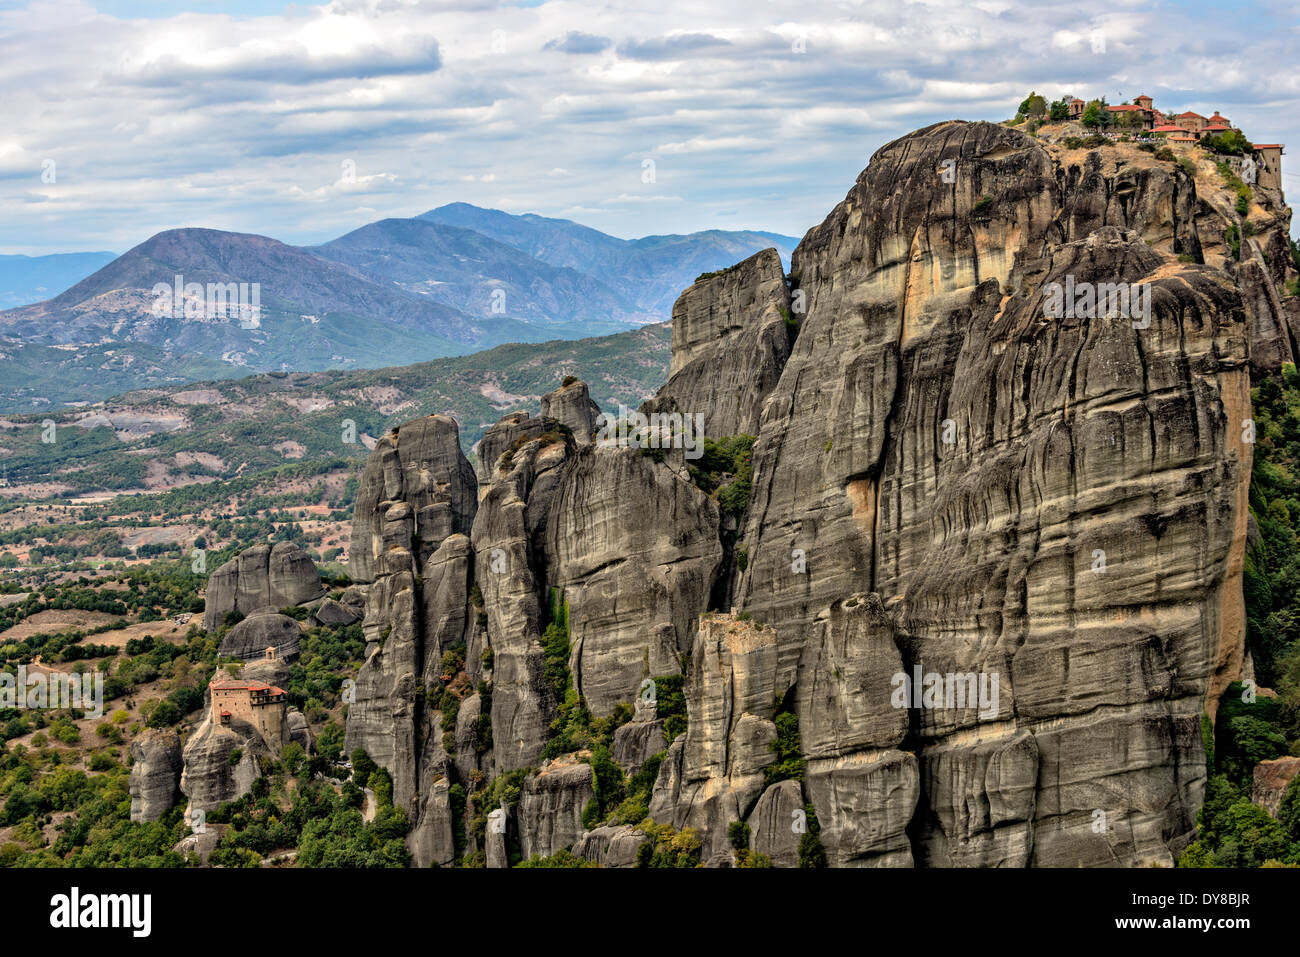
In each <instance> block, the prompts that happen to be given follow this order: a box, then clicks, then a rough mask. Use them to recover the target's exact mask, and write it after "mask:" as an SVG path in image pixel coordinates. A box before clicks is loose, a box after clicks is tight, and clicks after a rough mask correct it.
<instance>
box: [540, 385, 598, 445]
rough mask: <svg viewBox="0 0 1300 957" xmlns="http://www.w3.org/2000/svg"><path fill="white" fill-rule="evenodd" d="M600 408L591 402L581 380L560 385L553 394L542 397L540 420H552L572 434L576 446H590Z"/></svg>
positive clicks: (585, 386) (549, 393)
mask: <svg viewBox="0 0 1300 957" xmlns="http://www.w3.org/2000/svg"><path fill="white" fill-rule="evenodd" d="M598 415H600V406H598V405H597V404H596V403H595V402H593V401H591V393H590V392H588V391H587V383H585V382H583V381H582V380H581V379H573V381H572V382H569V383H567V384H564V385H561V386H560V387H559V388H558V389H556V390H555V391H554V392H548V393H546V395H544V396H542V418H543V419H554V420H555V421H556V422H558V423H559V424H560V425H563V426H565V427H566V428H568V429H570V430H571V431H572V432H573V440H574V441H575V442H577V443H578V445H590V444H591V440H592V433H593V432H594V431H595V429H596V416H598Z"/></svg>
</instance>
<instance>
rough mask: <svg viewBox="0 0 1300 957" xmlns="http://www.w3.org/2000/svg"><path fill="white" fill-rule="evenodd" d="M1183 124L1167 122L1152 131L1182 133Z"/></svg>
mask: <svg viewBox="0 0 1300 957" xmlns="http://www.w3.org/2000/svg"><path fill="white" fill-rule="evenodd" d="M1182 131H1183V128H1182V127H1181V126H1174V124H1172V123H1166V124H1165V125H1164V126H1157V127H1155V128H1154V129H1152V130H1151V132H1152V133H1181V132H1182Z"/></svg>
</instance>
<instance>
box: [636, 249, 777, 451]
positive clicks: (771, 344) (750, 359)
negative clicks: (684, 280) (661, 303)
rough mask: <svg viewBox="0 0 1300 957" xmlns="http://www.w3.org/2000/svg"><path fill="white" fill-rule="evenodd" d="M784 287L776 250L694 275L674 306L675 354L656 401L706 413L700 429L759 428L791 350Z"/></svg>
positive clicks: (740, 431) (719, 432)
mask: <svg viewBox="0 0 1300 957" xmlns="http://www.w3.org/2000/svg"><path fill="white" fill-rule="evenodd" d="M792 307H793V308H797V306H795V305H794V304H793V303H792V302H791V296H790V289H789V287H788V286H787V285H786V281H785V274H784V271H783V270H782V268H781V257H780V256H779V255H778V254H777V251H776V250H775V249H765V250H763V251H762V252H759V253H755V254H754V255H753V256H750V257H749V258H748V259H746V260H745V261H744V262H740V263H737V264H736V265H735V266H732V267H731V268H730V269H726V270H723V271H722V272H720V273H715V274H713V275H711V276H708V277H707V278H703V279H700V280H698V281H697V282H696V283H695V285H693V286H691V288H689V289H687V290H686V291H685V292H683V293H682V294H681V296H680V297H679V298H678V300H677V303H676V305H674V306H673V354H672V362H671V364H670V366H669V379H668V383H667V384H666V385H665V386H664V387H663V388H662V389H661V390H660V391H659V396H658V401H659V404H661V405H662V404H663V400H664V399H671V400H672V403H673V404H675V406H676V408H677V409H678V410H679V411H682V412H688V413H702V414H703V415H704V434H705V435H707V436H709V437H710V438H718V437H721V436H725V435H756V434H758V422H759V415H760V413H761V412H762V411H763V402H764V400H766V399H767V396H768V394H769V393H770V392H771V391H772V389H773V388H774V387H775V386H776V382H777V379H779V378H780V376H781V368H782V367H783V366H784V365H785V361H786V359H787V358H788V357H789V355H790V336H789V333H788V332H787V329H788V324H787V319H788V320H789V321H790V322H791V323H792V322H793V321H794V320H795V318H796V317H795V316H794V314H792V312H791V309H792Z"/></svg>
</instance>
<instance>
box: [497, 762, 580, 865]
mask: <svg viewBox="0 0 1300 957" xmlns="http://www.w3.org/2000/svg"><path fill="white" fill-rule="evenodd" d="M595 796H596V789H595V786H594V784H593V781H592V771H591V765H589V764H587V763H586V762H585V761H583V760H581V757H580V756H579V755H576V754H568V755H564V756H563V757H560V758H556V759H555V760H554V761H548V762H546V763H545V764H543V765H542V767H541V768H540V769H539V770H538V771H537V773H536V774H534V775H531V776H530V777H529V778H528V779H527V780H526V781H525V782H524V787H523V791H522V793H521V794H520V795H519V806H518V807H517V808H516V809H515V814H516V817H517V819H518V822H519V845H520V849H521V850H522V852H523V856H524V860H527V859H528V858H530V857H539V856H540V857H550V856H551V855H552V854H554V853H556V852H557V851H560V850H563V849H564V848H571V847H572V846H573V845H574V844H575V843H576V842H577V840H578V838H580V837H581V836H582V834H583V831H584V830H585V828H584V827H583V826H582V811H583V809H584V808H585V807H586V806H587V802H589V801H591V800H592V799H593V798H595Z"/></svg>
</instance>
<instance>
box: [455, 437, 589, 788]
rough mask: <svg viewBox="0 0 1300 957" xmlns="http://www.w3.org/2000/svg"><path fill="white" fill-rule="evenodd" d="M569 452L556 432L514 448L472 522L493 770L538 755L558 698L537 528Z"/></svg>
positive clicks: (570, 444) (568, 442)
mask: <svg viewBox="0 0 1300 957" xmlns="http://www.w3.org/2000/svg"><path fill="white" fill-rule="evenodd" d="M529 434H530V435H531V433H529ZM485 441H486V440H485ZM573 450H574V444H573V440H572V438H571V437H569V436H566V435H563V434H561V433H559V432H555V431H545V432H539V433H538V434H537V435H536V436H535V437H532V438H529V439H528V440H527V441H525V442H523V444H521V445H520V446H518V448H517V449H515V450H514V451H513V452H512V454H511V458H510V460H509V463H508V465H509V467H508V469H498V473H497V480H496V481H495V482H494V483H493V485H492V486H491V488H489V490H488V492H487V494H486V495H485V496H484V498H483V501H482V502H481V503H480V507H479V512H478V516H477V517H476V519H475V521H474V531H473V535H472V536H471V537H472V540H473V545H474V556H475V557H474V567H475V581H476V583H477V584H478V586H479V588H480V590H481V591H482V594H483V602H484V610H485V614H486V616H487V635H488V641H489V642H490V646H491V649H492V654H493V670H492V741H493V761H494V771H495V773H498V774H499V773H501V772H502V771H506V770H510V769H512V768H518V767H523V766H525V765H528V764H531V763H533V762H534V761H535V760H536V759H537V756H538V755H539V754H540V753H541V749H542V746H543V745H544V744H545V743H546V739H547V736H548V728H549V725H550V722H551V718H552V716H553V712H554V709H555V705H556V704H557V702H556V700H555V696H554V693H553V692H552V690H551V689H550V687H549V685H548V683H547V681H546V678H545V660H544V656H543V652H542V645H541V635H542V620H543V608H544V605H543V599H544V595H543V582H542V581H540V580H539V578H538V575H537V568H538V567H539V566H541V565H542V564H543V563H544V562H543V559H542V556H543V554H544V552H545V540H544V538H543V536H542V534H541V532H542V530H544V529H545V528H546V517H547V515H548V513H549V512H550V509H551V506H552V503H553V501H554V500H555V498H556V489H557V487H558V485H559V483H560V482H561V481H562V476H563V474H564V472H565V468H566V464H567V462H568V460H569V457H570V456H571V454H572V452H573Z"/></svg>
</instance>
